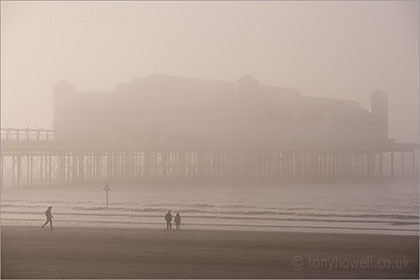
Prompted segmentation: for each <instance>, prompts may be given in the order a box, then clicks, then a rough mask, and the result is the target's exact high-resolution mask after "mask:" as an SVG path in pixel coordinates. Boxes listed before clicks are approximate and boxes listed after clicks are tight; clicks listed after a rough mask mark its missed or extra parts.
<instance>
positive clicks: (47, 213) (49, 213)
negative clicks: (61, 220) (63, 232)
mask: <svg viewBox="0 0 420 280" xmlns="http://www.w3.org/2000/svg"><path fill="white" fill-rule="evenodd" d="M51 209H52V207H51V206H49V207H48V209H47V211H45V216H46V217H47V221H46V222H45V224H43V225H42V228H44V227H45V226H46V225H47V224H48V223H50V227H51V229H53V222H52V219H54V216H53V215H52V213H51Z"/></svg>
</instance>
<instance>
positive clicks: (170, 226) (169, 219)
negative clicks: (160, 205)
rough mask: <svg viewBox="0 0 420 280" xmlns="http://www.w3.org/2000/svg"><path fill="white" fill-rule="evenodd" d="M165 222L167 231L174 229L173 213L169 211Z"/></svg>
mask: <svg viewBox="0 0 420 280" xmlns="http://www.w3.org/2000/svg"><path fill="white" fill-rule="evenodd" d="M165 221H166V229H172V224H171V222H172V214H171V211H170V210H169V211H168V213H166V215H165Z"/></svg>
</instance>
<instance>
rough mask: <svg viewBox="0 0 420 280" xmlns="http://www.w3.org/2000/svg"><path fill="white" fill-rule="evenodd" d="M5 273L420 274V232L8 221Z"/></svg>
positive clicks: (43, 275)
mask: <svg viewBox="0 0 420 280" xmlns="http://www.w3.org/2000/svg"><path fill="white" fill-rule="evenodd" d="M1 233H2V240H1V241H2V243H1V245H2V254H1V256H2V259H1V265H2V267H1V268H2V270H1V276H2V278H417V279H418V276H419V266H418V262H419V258H418V253H419V251H418V236H391V235H373V234H323V233H282V232H250V231H248V232H246V231H212V230H185V231H175V230H172V231H166V230H163V229H162V230H156V229H155V230H152V229H138V230H136V229H109V228H107V229H101V228H56V229H55V230H54V231H50V230H47V229H45V230H41V228H38V227H29V226H2V231H1Z"/></svg>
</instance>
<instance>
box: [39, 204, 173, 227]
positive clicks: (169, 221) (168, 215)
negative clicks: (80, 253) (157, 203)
mask: <svg viewBox="0 0 420 280" xmlns="http://www.w3.org/2000/svg"><path fill="white" fill-rule="evenodd" d="M51 210H52V206H49V207H48V209H47V211H45V216H46V217H47V221H46V222H45V223H44V224H43V225H42V228H44V227H45V226H46V225H47V224H48V223H50V227H51V230H52V229H53V222H52V219H54V216H53V215H52V213H51ZM165 221H166V229H172V214H171V211H170V210H169V211H168V213H166V215H165ZM175 226H176V229H177V230H179V229H181V216H180V215H179V213H176V215H175Z"/></svg>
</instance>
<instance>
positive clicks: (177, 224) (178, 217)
mask: <svg viewBox="0 0 420 280" xmlns="http://www.w3.org/2000/svg"><path fill="white" fill-rule="evenodd" d="M175 225H176V229H177V230H179V229H180V228H181V216H180V215H179V213H176V215H175Z"/></svg>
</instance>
